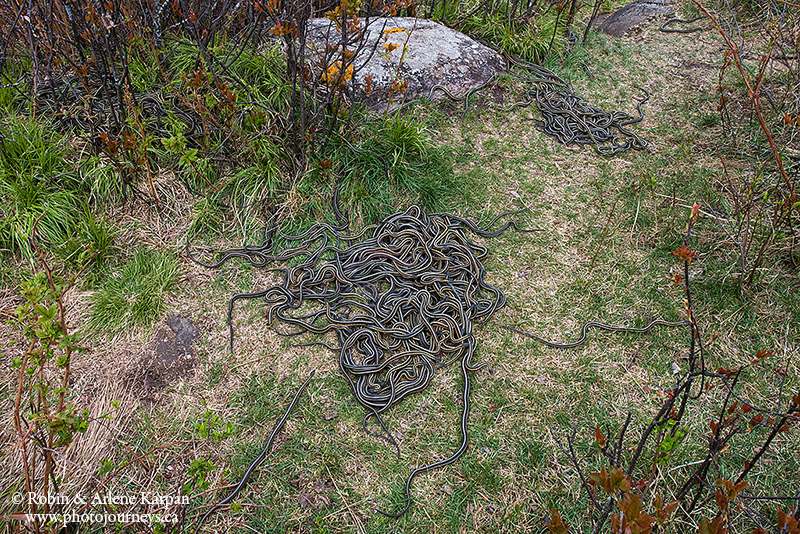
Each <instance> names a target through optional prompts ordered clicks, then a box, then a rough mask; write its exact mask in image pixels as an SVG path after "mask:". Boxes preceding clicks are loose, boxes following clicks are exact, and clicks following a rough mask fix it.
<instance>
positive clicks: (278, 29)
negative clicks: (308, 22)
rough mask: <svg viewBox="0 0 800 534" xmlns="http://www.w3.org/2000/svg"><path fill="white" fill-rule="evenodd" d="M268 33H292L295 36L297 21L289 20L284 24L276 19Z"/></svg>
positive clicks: (279, 34)
mask: <svg viewBox="0 0 800 534" xmlns="http://www.w3.org/2000/svg"><path fill="white" fill-rule="evenodd" d="M269 33H271V34H273V35H277V36H281V35H289V34H292V35H294V36H295V37H296V36H297V23H296V22H295V21H290V22H288V23H286V24H284V23H282V22H281V21H278V22H276V23H275V26H273V27H272V29H271V30H270V31H269Z"/></svg>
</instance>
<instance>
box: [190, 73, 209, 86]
mask: <svg viewBox="0 0 800 534" xmlns="http://www.w3.org/2000/svg"><path fill="white" fill-rule="evenodd" d="M205 84H206V73H205V72H203V70H202V69H198V70H196V71H194V72H193V73H192V74H191V76H190V77H189V87H192V88H193V89H200V88H201V87H203V86H204V85H205Z"/></svg>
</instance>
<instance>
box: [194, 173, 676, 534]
mask: <svg viewBox="0 0 800 534" xmlns="http://www.w3.org/2000/svg"><path fill="white" fill-rule="evenodd" d="M337 193H338V188H337V190H336V193H334V202H333V206H334V211H335V213H336V215H337V219H338V222H337V225H331V224H327V223H317V224H315V225H313V226H312V227H311V228H309V229H308V230H307V231H306V232H304V233H302V234H300V235H294V236H284V237H285V238H286V239H287V240H288V242H289V243H290V244H291V245H290V246H289V248H286V249H285V250H284V251H282V252H280V253H277V254H273V253H272V252H271V251H272V248H271V246H270V241H271V240H270V239H265V241H264V243H262V244H261V245H260V246H251V247H244V248H238V249H232V250H228V251H226V252H224V253H222V255H221V257H220V259H219V260H218V261H216V262H213V263H202V262H201V261H200V260H197V259H195V258H192V259H194V261H197V262H198V263H201V264H203V265H206V266H208V267H218V266H221V265H222V264H223V263H225V262H226V261H228V260H230V259H232V258H243V259H245V260H247V261H249V263H251V264H252V265H255V266H262V267H265V266H267V265H270V264H272V263H273V262H282V266H281V267H270V268H269V270H270V271H272V272H275V273H278V274H279V275H280V279H281V283H279V284H276V285H273V286H272V287H269V288H267V289H264V290H262V291H256V292H252V293H241V294H237V295H235V296H233V297H232V298H231V300H230V304H229V314H228V319H229V326H230V329H231V348H233V324H232V314H233V310H234V305H235V303H236V302H237V301H238V300H241V299H262V300H263V301H264V302H265V303H266V304H267V308H268V309H267V318H268V320H269V322H270V324H271V323H273V321H275V320H277V322H278V323H279V324H281V325H284V326H286V327H288V330H287V331H285V332H282V335H286V336H295V335H299V334H304V333H305V334H316V335H329V337H330V336H333V337H335V342H329V341H328V340H327V339H326V341H325V342H322V341H313V342H311V343H305V344H304V345H312V344H314V345H321V346H324V347H326V348H327V349H329V350H331V351H332V352H333V353H335V354H336V355H337V357H338V363H339V370H340V371H341V374H342V376H343V377H344V378H345V380H347V382H348V384H349V385H350V388H351V390H352V393H353V396H354V397H355V399H356V400H357V401H358V403H359V404H360V405H361V406H363V407H364V410H365V415H364V419H363V426H364V430H365V431H366V432H367V433H369V434H371V435H375V436H379V437H382V438H383V439H385V440H387V441H388V442H391V443H392V444H393V445H394V446H395V447H397V452H398V455H399V447H398V446H397V443H396V441H395V439H394V437H393V436H392V434H391V432H390V431H389V429H388V428H387V426H386V425H385V424H384V422H383V418H382V414H385V413H386V412H387V410H389V409H390V408H391V407H392V406H394V405H396V404H397V403H399V402H400V401H401V400H403V399H404V398H406V397H408V396H409V395H412V394H414V393H417V392H420V391H423V390H424V389H425V388H427V386H428V385H429V384H430V382H431V380H432V379H433V377H434V375H435V374H436V371H437V370H438V369H441V368H443V367H447V366H448V365H450V364H452V363H455V362H458V366H459V368H460V373H461V377H462V386H461V388H462V389H461V401H462V410H461V417H460V432H461V444H460V446H459V447H458V448H457V450H456V451H455V452H453V453H452V454H451V455H450V456H448V457H446V458H443V459H441V460H438V461H435V462H433V463H430V464H427V465H423V466H419V467H417V468H415V469H413V470H412V471H411V473H410V474H409V475H408V477H407V479H406V483H405V505H404V506H403V507H402V508H401V509H400V510H398V511H396V512H386V511H382V510H379V512H380V513H381V514H383V515H385V516H388V517H399V516H401V515H403V514H404V513H405V512H406V511H407V510H408V508H409V506H410V504H411V484H412V481H413V480H414V478H415V477H417V476H418V475H420V474H421V473H424V472H426V471H429V470H431V469H436V468H439V467H443V466H446V465H448V464H451V463H453V462H455V461H456V460H458V459H459V457H461V455H463V454H464V452H465V451H466V450H467V444H468V424H467V423H468V419H469V410H470V387H471V377H470V373H471V372H474V371H476V370H478V369H480V368H481V367H484V366H485V365H486V364H482V365H476V364H475V363H474V362H473V360H472V358H473V355H474V352H475V346H476V341H475V328H476V327H478V326H481V325H483V324H485V323H486V322H487V321H488V320H489V319H490V318H491V317H492V315H493V314H494V313H495V312H496V311H497V310H499V309H500V308H502V307H503V306H504V305H505V302H506V298H505V295H504V293H503V292H502V291H501V290H500V289H499V288H497V287H494V286H492V285H491V284H489V283H488V282H487V281H486V274H487V273H486V269H485V268H484V265H483V263H482V262H483V260H484V259H485V258H486V256H487V254H488V249H487V248H486V247H484V246H483V245H480V244H478V243H476V242H474V241H473V236H477V237H479V238H491V237H496V236H499V235H500V234H502V233H504V232H505V231H506V230H509V229H514V230H516V231H520V232H528V231H533V230H529V229H523V228H520V227H518V226H517V224H516V222H514V221H508V222H506V223H505V224H503V225H502V226H500V227H499V228H497V229H494V230H492V228H493V227H494V226H495V225H496V224H497V222H498V221H499V220H501V219H502V218H504V217H508V216H509V215H513V214H517V213H520V212H522V211H525V210H516V211H510V212H505V213H502V214H500V215H498V216H497V217H495V218H494V219H492V220H491V221H490V222H489V223H488V224H487V225H485V226H479V225H478V224H476V223H475V222H474V221H472V220H470V219H467V218H464V217H460V216H457V215H454V214H451V213H426V212H424V211H423V210H422V209H421V208H420V207H417V206H412V207H410V208H408V209H407V210H405V211H401V212H397V213H395V214H393V215H390V216H389V217H387V218H386V219H384V220H383V221H382V222H380V223H379V224H376V225H371V226H367V227H365V228H364V229H362V230H361V231H360V232H358V233H356V234H351V233H350V231H349V229H348V226H349V224H348V221H347V218H346V217H344V216H343V215H342V214H341V212H340V211H339V210H338V207H337V205H338V194H337ZM190 257H191V254H190ZM681 324H683V323H667V322H665V321H654V322H652V323H651V324H650V325H648V326H647V327H645V328H641V329H635V328H625V327H614V326H610V325H604V324H602V323H587V326H585V327H584V332H583V334H584V335H583V336H582V337H581V339H580V340H578V342H576V343H570V344H565V345H564V346H565V347H573V346H576V345H577V344H580V343H582V342H583V341H584V340H585V338H586V329H587V328H589V327H596V328H601V329H606V330H614V331H631V332H645V331H648V330H650V329H651V328H652V327H654V326H656V325H673V326H677V325H681ZM515 331H516V330H515ZM518 332H520V333H523V334H525V332H522V331H518ZM538 339H540V338H538ZM548 343H549V342H548ZM550 345H551V346H559V345H558V344H550ZM301 346H302V345H301ZM309 378H310V377H309ZM307 384H308V381H306V383H305V384H304V385H303V386H302V387H301V388H300V390H299V391H298V392H297V394H296V395H295V397H294V400H293V401H292V403H291V404H290V405H289V407H288V409H287V410H286V412H285V413H284V416H283V417H282V418H281V419H280V421H279V422H278V424H277V425H276V427H275V429H274V430H273V433H272V435H271V436H270V439H269V441H268V442H267V445H266V447H265V448H264V450H263V452H262V453H261V455H260V456H259V457H258V458H257V459H256V460H255V461H254V462H253V463H252V464H251V465H250V467H249V468H248V470H247V472H246V473H245V475H244V477H243V478H242V479H241V481H240V482H239V484H238V485H237V486H236V489H235V490H234V491H233V492H232V493H230V494H229V495H228V496H227V497H226V498H225V499H223V500H222V501H220V502H218V503H217V504H216V505H215V506H214V507H212V508H211V509H210V510H209V511H208V512H206V514H205V515H204V516H203V517H202V518H201V520H200V521H199V523H198V528H199V526H200V525H201V524H202V522H203V521H205V519H206V518H207V517H208V516H209V515H210V514H211V513H212V512H213V511H214V510H216V509H218V508H219V507H220V506H222V505H224V504H228V503H230V502H231V501H232V500H233V499H234V498H235V497H236V495H238V493H239V492H240V491H241V490H242V488H243V487H244V485H245V483H246V482H247V478H248V477H249V476H250V474H251V473H252V472H253V470H254V469H255V468H256V467H257V465H258V464H259V463H260V462H261V461H263V459H264V457H265V456H266V454H267V453H268V450H269V447H270V446H271V443H272V440H273V438H274V435H275V433H277V431H278V430H279V429H280V427H281V426H282V425H283V423H284V422H285V420H286V418H287V417H288V415H289V412H290V411H291V409H292V408H293V406H294V405H295V404H296V402H297V398H298V396H299V394H300V392H301V391H302V389H304V388H305V386H306V385H307ZM371 419H374V420H375V421H376V422H377V423H378V424H379V425H380V428H381V431H380V432H373V431H371V430H369V428H368V422H369V421H370V420H371Z"/></svg>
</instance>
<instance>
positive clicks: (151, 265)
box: [89, 248, 178, 334]
mask: <svg viewBox="0 0 800 534" xmlns="http://www.w3.org/2000/svg"><path fill="white" fill-rule="evenodd" d="M177 273H178V263H177V261H176V259H175V257H174V256H173V255H171V254H168V253H165V252H152V251H146V250H144V249H141V248H140V249H137V250H136V251H135V252H134V254H133V257H132V258H131V259H130V261H129V262H128V263H126V264H124V265H123V266H122V267H121V268H120V269H119V270H118V271H116V272H114V273H112V274H111V275H110V276H107V277H105V278H104V279H102V281H101V282H100V286H99V287H98V289H97V291H96V292H95V293H94V295H92V297H91V303H90V304H91V314H90V316H89V328H90V330H92V331H95V332H106V333H109V334H120V333H122V332H124V331H126V330H138V329H143V328H147V327H149V326H151V325H152V324H153V323H155V322H156V321H157V320H158V319H159V318H160V317H161V315H162V314H163V313H164V312H165V311H166V309H167V308H166V303H165V296H166V293H167V292H168V291H169V290H170V289H171V288H172V287H173V285H174V284H175V279H176V276H177Z"/></svg>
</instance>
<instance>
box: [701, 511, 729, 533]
mask: <svg viewBox="0 0 800 534" xmlns="http://www.w3.org/2000/svg"><path fill="white" fill-rule="evenodd" d="M727 532H728V527H726V526H725V518H724V517H723V516H721V515H718V516H717V517H715V518H714V521H712V522H711V523H709V522H708V519H706V518H705V517H704V518H703V519H702V521H700V526H699V527H698V528H697V534H726V533H727Z"/></svg>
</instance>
